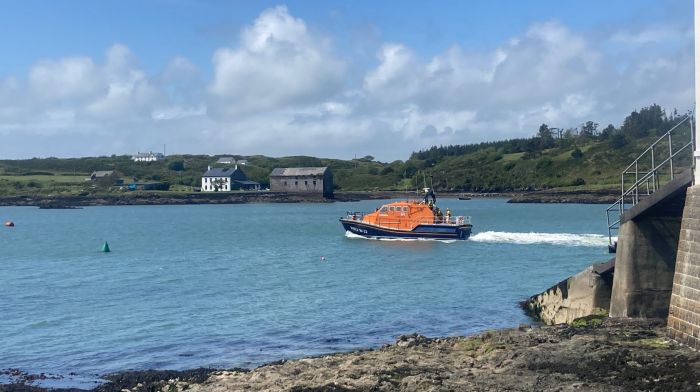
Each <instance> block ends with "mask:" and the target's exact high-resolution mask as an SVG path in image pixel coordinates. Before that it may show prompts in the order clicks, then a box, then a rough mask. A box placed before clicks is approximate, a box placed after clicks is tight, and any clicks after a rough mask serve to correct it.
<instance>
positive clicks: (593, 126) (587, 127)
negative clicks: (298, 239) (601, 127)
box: [579, 121, 598, 137]
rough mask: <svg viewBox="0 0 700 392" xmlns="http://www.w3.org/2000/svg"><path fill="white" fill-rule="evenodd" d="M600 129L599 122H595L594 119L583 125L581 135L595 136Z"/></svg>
mask: <svg viewBox="0 0 700 392" xmlns="http://www.w3.org/2000/svg"><path fill="white" fill-rule="evenodd" d="M597 130H598V123H594V122H593V121H586V123H585V124H583V126H582V127H581V132H580V134H579V135H580V136H582V137H593V136H595V135H596V132H597Z"/></svg>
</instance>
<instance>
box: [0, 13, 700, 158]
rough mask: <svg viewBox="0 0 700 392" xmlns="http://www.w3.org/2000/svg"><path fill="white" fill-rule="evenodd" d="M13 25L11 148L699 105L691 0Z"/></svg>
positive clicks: (475, 137)
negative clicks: (695, 91)
mask: <svg viewBox="0 0 700 392" xmlns="http://www.w3.org/2000/svg"><path fill="white" fill-rule="evenodd" d="M0 36H1V37H3V38H2V39H0V56H1V57H2V61H1V62H0V156H1V157H8V158H25V157H33V156H86V155H110V154H113V153H114V154H129V153H134V152H136V151H143V150H149V149H160V148H161V146H162V145H163V144H164V143H165V144H168V146H169V148H168V150H169V151H170V152H173V153H208V154H216V153H230V154H243V155H248V154H267V155H296V154H309V155H317V156H331V157H341V158H348V157H352V156H354V155H355V154H358V155H365V154H372V155H374V156H376V157H377V158H379V159H381V160H393V159H406V158H407V157H408V155H409V154H410V152H411V151H415V150H418V149H421V148H427V147H430V146H431V145H434V144H464V143H472V142H479V141H483V140H493V139H503V138H509V137H523V136H530V135H532V134H534V133H535V132H536V129H537V126H538V125H539V124H541V123H543V122H544V123H548V124H550V125H552V126H557V127H575V126H577V125H578V124H580V123H582V122H584V121H588V120H593V121H596V122H600V123H605V124H607V123H608V122H612V123H614V124H616V125H617V124H619V123H620V122H621V121H622V119H623V118H624V116H625V115H626V114H628V113H629V112H630V111H631V110H632V109H635V108H639V107H640V106H644V105H649V104H651V103H659V104H661V105H662V106H664V107H666V108H668V109H669V110H670V109H672V108H674V107H677V108H678V109H679V110H680V111H686V110H688V109H690V108H691V106H692V82H693V75H692V70H693V63H692V43H693V37H692V1H690V0H684V1H680V0H669V1H650V0H635V1H631V0H627V1H622V0H618V1H544V0H543V1H437V2H407V1H382V2H370V1H353V2H349V1H346V2H339V1H287V2H279V1H257V2H253V1H194V0H152V1H70V0H67V1H61V2H51V1H34V0H30V1H8V2H4V4H3V11H2V13H0ZM96 138H97V139H98V140H102V141H103V142H102V143H94V140H95V139H96Z"/></svg>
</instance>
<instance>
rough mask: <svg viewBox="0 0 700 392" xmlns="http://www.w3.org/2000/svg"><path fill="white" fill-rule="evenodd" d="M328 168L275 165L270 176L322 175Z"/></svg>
mask: <svg viewBox="0 0 700 392" xmlns="http://www.w3.org/2000/svg"><path fill="white" fill-rule="evenodd" d="M326 170H328V168H327V167H325V166H324V167H277V168H275V169H273V170H272V173H270V177H273V176H275V177H292V176H323V174H324V173H325V172H326Z"/></svg>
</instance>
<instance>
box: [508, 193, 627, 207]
mask: <svg viewBox="0 0 700 392" xmlns="http://www.w3.org/2000/svg"><path fill="white" fill-rule="evenodd" d="M619 198H620V193H619V192H617V191H612V190H600V191H566V192H562V191H535V192H526V193H519V194H516V195H513V197H511V198H510V200H508V203H578V204H613V203H614V202H616V201H617V200H618V199H619Z"/></svg>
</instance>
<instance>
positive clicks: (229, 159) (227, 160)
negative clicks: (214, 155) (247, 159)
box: [216, 157, 236, 165]
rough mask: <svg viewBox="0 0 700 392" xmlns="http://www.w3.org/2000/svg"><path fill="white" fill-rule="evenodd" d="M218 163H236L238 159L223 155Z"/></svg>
mask: <svg viewBox="0 0 700 392" xmlns="http://www.w3.org/2000/svg"><path fill="white" fill-rule="evenodd" d="M216 163H218V164H220V165H235V164H236V159H234V158H233V157H221V158H219V160H218V161H216Z"/></svg>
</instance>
